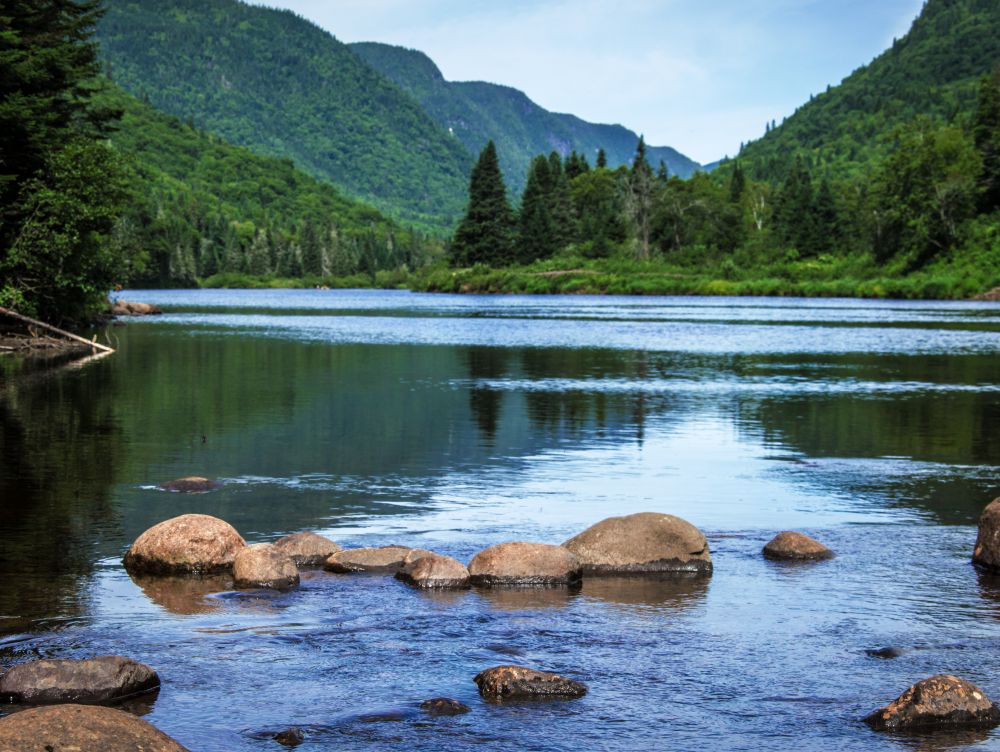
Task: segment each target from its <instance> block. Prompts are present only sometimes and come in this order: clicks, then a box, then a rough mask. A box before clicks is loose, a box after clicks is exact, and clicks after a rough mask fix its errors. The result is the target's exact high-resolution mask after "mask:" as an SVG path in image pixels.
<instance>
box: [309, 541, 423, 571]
mask: <svg viewBox="0 0 1000 752" xmlns="http://www.w3.org/2000/svg"><path fill="white" fill-rule="evenodd" d="M415 550H418V549H413V548H408V547H406V546H382V547H380V548H345V549H344V550H343V551H338V552H337V553H335V554H333V556H331V557H330V558H328V559H327V560H326V564H324V565H323V567H324V569H327V570H328V571H330V572H339V573H340V574H348V573H351V572H377V573H390V574H392V573H395V572H398V571H399V570H400V569H402V567H403V562H404V561H405V560H406V557H407V555H408V554H410V553H411V552H413V551H415ZM428 553H429V552H428Z"/></svg>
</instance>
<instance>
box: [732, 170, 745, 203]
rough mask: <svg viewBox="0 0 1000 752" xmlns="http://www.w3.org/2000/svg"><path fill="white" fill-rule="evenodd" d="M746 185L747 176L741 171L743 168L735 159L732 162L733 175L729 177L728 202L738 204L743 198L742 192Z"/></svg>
mask: <svg viewBox="0 0 1000 752" xmlns="http://www.w3.org/2000/svg"><path fill="white" fill-rule="evenodd" d="M746 187H747V178H746V175H745V174H744V173H743V168H742V167H740V163H739V161H738V160H737V161H736V162H734V163H733V175H732V177H731V178H730V179H729V202H730V203H731V204H738V203H740V200H741V199H742V198H743V193H744V191H745V190H746Z"/></svg>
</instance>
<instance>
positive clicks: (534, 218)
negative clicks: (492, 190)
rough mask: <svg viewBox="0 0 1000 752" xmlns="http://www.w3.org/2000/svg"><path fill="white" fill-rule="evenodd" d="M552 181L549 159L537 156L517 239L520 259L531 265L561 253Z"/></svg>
mask: <svg viewBox="0 0 1000 752" xmlns="http://www.w3.org/2000/svg"><path fill="white" fill-rule="evenodd" d="M551 184H552V178H551V175H550V174H549V160H548V159H546V158H545V157H544V156H538V157H535V158H534V159H533V160H532V162H531V167H530V169H529V170H528V183H527V185H526V186H525V188H524V196H523V197H522V199H521V216H520V232H519V234H518V240H517V260H518V262H519V263H522V264H527V263H530V262H532V261H534V260H535V259H540V258H548V257H549V256H551V255H552V254H553V253H555V252H556V250H557V245H558V243H557V240H556V233H555V230H554V227H553V223H552V216H551V215H550V214H549V190H550V187H551Z"/></svg>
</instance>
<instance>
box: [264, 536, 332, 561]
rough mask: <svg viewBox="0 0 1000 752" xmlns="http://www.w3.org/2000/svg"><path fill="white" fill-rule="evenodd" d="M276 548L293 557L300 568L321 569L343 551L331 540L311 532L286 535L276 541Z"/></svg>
mask: <svg viewBox="0 0 1000 752" xmlns="http://www.w3.org/2000/svg"><path fill="white" fill-rule="evenodd" d="M274 547H275V548H276V549H277V550H279V551H281V552H282V553H285V554H288V555H289V556H291V557H292V561H294V562H295V565H296V566H298V567H321V566H323V562H325V561H326V560H327V559H329V558H330V557H331V556H333V555H334V554H335V553H337V552H338V551H340V550H342V549H341V548H340V546H338V545H337V544H336V543H334V542H333V541H332V540H330V539H329V538H324V537H323V536H322V535H317V534H316V533H310V532H306V533H294V534H292V535H286V536H285V537H284V538H281V539H279V540H276V541H275V542H274Z"/></svg>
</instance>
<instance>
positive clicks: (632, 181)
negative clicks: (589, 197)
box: [625, 136, 655, 261]
mask: <svg viewBox="0 0 1000 752" xmlns="http://www.w3.org/2000/svg"><path fill="white" fill-rule="evenodd" d="M625 188H626V192H625V208H626V210H627V212H628V216H629V219H630V220H631V222H632V230H633V232H634V233H635V239H636V243H637V245H638V247H637V249H636V255H637V256H638V257H639V259H640V260H643V261H645V260H647V259H649V241H650V232H651V229H652V226H651V222H652V215H653V193H654V189H655V179H654V177H653V168H652V167H650V166H649V162H647V161H646V139H645V137H643V136H639V143H638V145H637V146H636V149H635V157H634V158H633V159H632V169H631V170H630V171H629V174H628V178H627V179H626V181H625Z"/></svg>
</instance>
